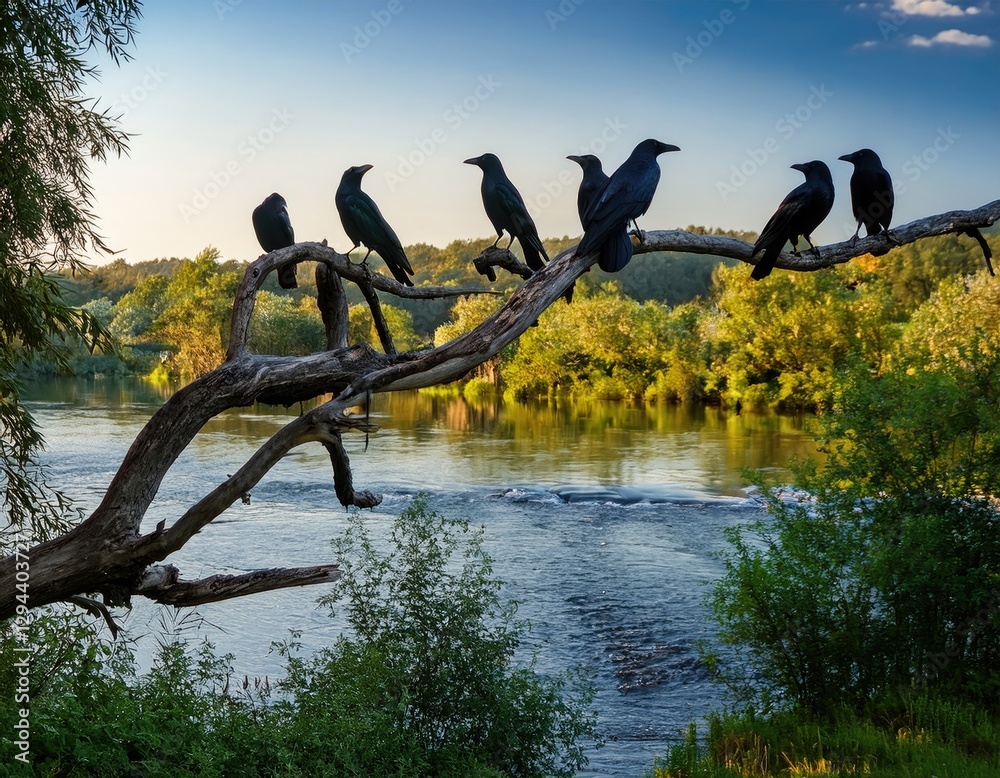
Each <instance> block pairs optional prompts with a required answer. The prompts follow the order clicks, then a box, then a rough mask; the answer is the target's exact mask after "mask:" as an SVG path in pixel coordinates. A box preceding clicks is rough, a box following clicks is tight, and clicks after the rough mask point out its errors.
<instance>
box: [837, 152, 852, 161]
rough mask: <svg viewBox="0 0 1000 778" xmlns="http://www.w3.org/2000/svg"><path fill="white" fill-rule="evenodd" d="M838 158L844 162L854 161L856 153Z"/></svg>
mask: <svg viewBox="0 0 1000 778" xmlns="http://www.w3.org/2000/svg"><path fill="white" fill-rule="evenodd" d="M837 159H842V160H844V162H853V161H854V155H853V154H845V155H844V156H842V157H837Z"/></svg>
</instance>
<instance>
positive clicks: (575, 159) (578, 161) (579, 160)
mask: <svg viewBox="0 0 1000 778" xmlns="http://www.w3.org/2000/svg"><path fill="white" fill-rule="evenodd" d="M566 159H570V160H572V161H573V162H575V163H576V164H578V165H582V164H583V157H578V156H576V154H570V155H569V156H568V157H566Z"/></svg>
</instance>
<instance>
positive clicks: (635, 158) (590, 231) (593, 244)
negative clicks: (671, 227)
mask: <svg viewBox="0 0 1000 778" xmlns="http://www.w3.org/2000/svg"><path fill="white" fill-rule="evenodd" d="M666 151H680V149H679V148H678V147H677V146H672V145H670V144H669V143H662V142H661V141H658V140H655V139H653V138H649V139H647V140H644V141H643V142H642V143H640V144H639V145H638V146H636V147H635V148H634V149H633V150H632V153H631V154H630V155H629V158H628V159H626V160H625V161H624V162H623V163H622V164H621V167H619V168H618V169H617V170H616V171H615V172H614V173H613V174H612V175H611V178H609V179H608V181H607V183H606V184H605V185H604V188H603V189H601V190H600V191H599V192H598V193H597V195H596V196H595V197H594V199H593V202H591V204H590V208H589V209H588V210H587V213H586V214H585V215H584V217H583V224H584V233H583V239H582V240H581V241H580V245H579V246H577V247H576V253H577V254H578V255H584V254H589V253H590V252H592V251H595V250H597V249H600V251H601V255H600V258H599V259H598V261H597V264H598V265H599V266H600V268H601V270H605V271H607V272H609V273H614V272H617V271H619V270H621V269H622V268H623V267H625V265H627V264H628V262H629V260H630V259H632V241H630V240H629V237H628V223H629V222H630V221H634V220H635V219H638V218H639V217H640V216H642V215H643V214H644V213H646V211H647V210H648V209H649V204H650V203H651V202H652V201H653V194H654V193H655V192H656V185H657V183H659V181H660V166H659V165H658V164H657V162H656V157H657V156H658V155H660V154H663V153H664V152H666ZM640 240H641V234H640Z"/></svg>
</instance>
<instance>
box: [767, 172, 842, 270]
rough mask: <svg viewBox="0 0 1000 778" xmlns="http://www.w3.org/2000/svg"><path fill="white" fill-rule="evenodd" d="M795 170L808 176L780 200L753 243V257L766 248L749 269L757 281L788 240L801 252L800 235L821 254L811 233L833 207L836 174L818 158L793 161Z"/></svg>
mask: <svg viewBox="0 0 1000 778" xmlns="http://www.w3.org/2000/svg"><path fill="white" fill-rule="evenodd" d="M792 170H800V171H802V173H803V174H805V177H806V180H805V182H804V183H802V184H799V185H798V186H797V187H795V189H793V190H792V191H791V192H789V193H788V196H787V197H785V199H784V200H782V201H781V205H779V206H778V210H776V211H775V212H774V214H773V215H772V216H771V218H770V219H768V220H767V224H765V225H764V229H763V231H762V232H761V233H760V237H759V238H757V242H756V243H755V244H754V246H753V251H752V252H751V253H750V258H751V259H753V258H754V257H755V256H756V255H757V254H758V253H760V252H761V251H763V252H764V256H763V257H761V258H760V261H758V262H757V264H756V265H754V268H753V270H752V271H751V272H750V277H751V278H753V279H754V280H757V281H759V280H760V279H762V278H766V277H767V276H768V275H770V273H771V271H772V270H773V269H774V263H775V260H777V258H778V255H779V254H780V253H781V250H782V249H783V248H784V247H785V243H786V242H787V241H791V242H792V252H793V253H795V254H798V248H797V247H798V243H799V236H800V235H802V236H803V237H805V239H806V242H807V243H808V244H809V247H810V248H811V249H812V250H813V251H814V252H815V253H816V254H817V255H818V254H819V251H818V250H817V249H816V247H815V246H814V245H813V242H812V238H811V237H810V236H811V235H812V231H813V230H815V229H816V228H817V227H818V226H819V225H820V222H822V221H823V219H825V218H826V217H827V215H828V214H829V213H830V209H832V208H833V176H832V175H830V168H828V167H827V166H826V163H825V162H820V161H819V160H813V161H812V162H805V163H802V164H797V165H792Z"/></svg>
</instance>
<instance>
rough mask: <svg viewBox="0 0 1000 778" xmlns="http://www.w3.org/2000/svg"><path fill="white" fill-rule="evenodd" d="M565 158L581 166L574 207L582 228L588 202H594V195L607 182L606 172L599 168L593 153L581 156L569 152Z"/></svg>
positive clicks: (588, 207)
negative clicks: (581, 175) (581, 170)
mask: <svg viewBox="0 0 1000 778" xmlns="http://www.w3.org/2000/svg"><path fill="white" fill-rule="evenodd" d="M566 159H571V160H573V161H574V162H575V163H576V164H578V165H579V166H580V167H582V168H583V180H582V181H580V191H579V192H578V193H577V195H576V209H577V211H578V212H579V213H580V224H581V226H582V227H583V228H584V229H587V225H586V224H585V223H584V221H583V220H584V217H585V216H586V215H587V211H588V210H589V209H590V204H591V203H592V202H594V197H596V196H597V193H598V192H600V191H601V189H603V188H604V185H605V184H606V183H608V174H607V173H605V172H604V170H603V169H602V168H601V160H599V159H598V158H597V157H595V156H594V155H593V154H584V155H583V156H582V157H577V156H574V155H573V154H570V155H569V156H568V157H566Z"/></svg>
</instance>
